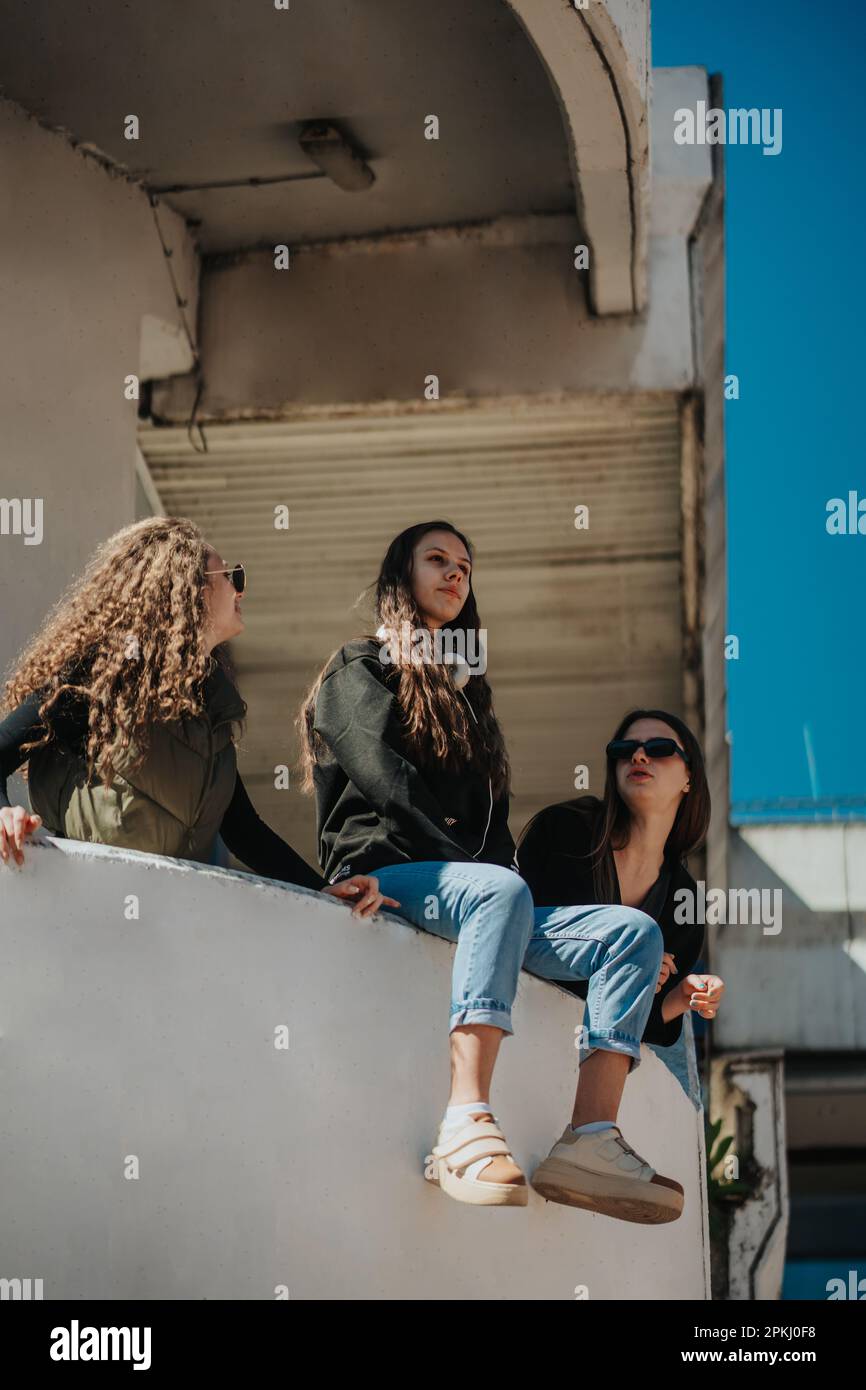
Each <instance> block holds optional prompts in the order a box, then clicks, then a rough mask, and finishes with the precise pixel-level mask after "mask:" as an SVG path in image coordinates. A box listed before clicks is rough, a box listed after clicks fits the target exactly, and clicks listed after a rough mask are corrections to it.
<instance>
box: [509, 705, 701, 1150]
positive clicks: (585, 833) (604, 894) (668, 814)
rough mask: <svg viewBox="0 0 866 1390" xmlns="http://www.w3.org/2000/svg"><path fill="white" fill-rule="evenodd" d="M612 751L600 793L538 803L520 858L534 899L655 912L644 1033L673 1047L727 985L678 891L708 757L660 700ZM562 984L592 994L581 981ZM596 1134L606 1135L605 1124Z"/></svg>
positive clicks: (606, 1115)
mask: <svg viewBox="0 0 866 1390" xmlns="http://www.w3.org/2000/svg"><path fill="white" fill-rule="evenodd" d="M606 753H607V778H606V784H605V791H604V798H603V800H601V801H599V800H598V798H596V797H592V796H585V797H580V798H578V799H577V800H574V801H563V802H561V803H559V804H558V805H555V806H548V807H547V808H546V809H545V810H543V811H540V812H539V813H538V815H536V816H534V817H533V819H532V820H531V821H530V822H529V824H528V825H527V826H526V828H525V829H524V831H523V834H522V835H521V837H520V840H519V842H518V848H517V854H516V862H517V864H518V867H519V869H520V872H521V874H522V875H523V877H524V878H525V879H526V882H527V883H528V884H529V887H530V888H531V890H532V896H533V898H534V900H535V902H536V904H537V905H538V906H547V907H555V906H559V905H561V904H565V903H624V904H626V905H628V906H631V907H638V908H640V909H641V910H642V911H643V912H646V913H648V914H649V915H650V916H651V917H653V918H654V919H655V920H656V921H657V922H658V924H659V926H660V927H661V930H662V935H663V937H664V956H663V960H662V967H661V971H660V973H659V978H658V984H657V986H656V993H655V998H654V1000H653V1005H652V1008H651V1010H650V1014H649V1018H648V1020H647V1024H646V1028H645V1030H644V1032H643V1038H644V1040H645V1041H646V1042H651V1043H656V1044H659V1045H661V1046H663V1047H670V1046H671V1044H673V1043H675V1042H676V1041H677V1039H678V1038H679V1036H680V1033H681V1031H682V1019H683V1015H684V1014H685V1013H687V1012H689V1011H690V1010H692V1011H693V1012H695V1013H698V1014H700V1016H701V1017H702V1018H708V1019H711V1018H715V1016H716V1014H717V1012H718V1009H719V1003H720V1001H721V997H722V995H723V993H724V989H725V986H724V984H723V983H722V981H721V980H720V979H719V977H718V976H717V975H707V974H705V973H703V972H700V973H699V974H694V973H692V972H693V971H694V967H695V965H696V963H697V961H698V959H699V957H700V954H701V951H702V949H703V943H704V928H703V926H702V925H696V926H689V925H687V924H686V923H684V922H678V921H677V905H678V903H681V902H683V897H682V894H683V893H688V894H695V893H696V890H697V886H696V884H695V881H694V879H693V878H692V876H691V875H690V873H689V872H688V870H687V869H686V867H685V864H684V863H683V861H684V859H685V858H686V856H687V855H689V854H691V853H693V852H694V851H695V850H697V849H699V848H700V846H701V845H702V844H703V842H704V839H705V837H706V833H707V828H708V826H709V820H710V795H709V790H708V787H707V779H706V774H705V771H704V761H703V757H702V755H701V750H700V746H699V744H698V741H697V739H696V738H695V736H694V734H693V733H692V732H691V730H690V729H689V728H688V727H687V725H686V724H684V723H683V721H682V720H681V719H678V718H677V717H676V715H672V714H667V713H666V712H665V711H664V710H657V709H637V710H632V711H631V713H630V714H627V715H626V716H625V718H624V719H623V720H622V721H621V723H620V725H619V727H618V729H617V730H616V733H615V734H614V736H613V738H612V739H611V741H610V743H609V744H608V745H607V749H606ZM678 895H680V896H678ZM692 902H694V898H693V899H692ZM679 915H680V916H688V915H689V914H687V913H680V914H679ZM691 915H692V917H693V916H694V914H691ZM564 988H566V989H569V990H571V992H572V993H576V994H579V995H581V996H582V997H584V998H585V997H586V986H585V985H584V984H582V983H578V984H569V983H566V984H565V985H564ZM618 1101H619V1095H618V1092H617V1091H616V1090H615V1089H614V1088H611V1089H610V1090H609V1091H608V1092H607V1093H606V1094H603V1095H601V1096H599V1098H598V1103H597V1108H598V1110H599V1114H598V1117H597V1118H598V1120H599V1122H601V1121H602V1120H605V1119H607V1120H608V1121H609V1122H612V1121H613V1120H614V1119H615V1118H616V1110H617V1105H618ZM608 1133H610V1130H608ZM599 1136H600V1137H599V1139H598V1141H597V1143H598V1144H599V1145H601V1144H603V1143H604V1142H605V1134H604V1131H603V1130H601V1129H600V1130H599ZM552 1152H553V1153H554V1154H555V1150H554V1151H552ZM546 1162H548V1163H549V1162H550V1160H547V1161H546ZM544 1166H545V1165H542V1168H544ZM553 1168H554V1172H555V1164H554V1165H553ZM536 1176H537V1175H536Z"/></svg>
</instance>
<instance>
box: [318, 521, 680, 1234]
mask: <svg viewBox="0 0 866 1390" xmlns="http://www.w3.org/2000/svg"><path fill="white" fill-rule="evenodd" d="M472 565H473V557H472V550H471V547H470V544H469V541H468V540H467V538H466V537H465V536H464V535H463V534H462V532H460V531H458V530H457V529H456V528H455V527H454V526H452V525H451V523H450V522H446V521H430V522H424V523H421V524H419V525H417V526H411V527H409V528H408V529H407V530H405V531H403V532H402V533H401V534H400V535H399V536H397V537H396V538H395V539H394V540H393V541H392V542H391V544H390V546H389V547H388V551H387V553H386V555H385V558H384V561H383V563H382V566H381V571H380V574H379V578H378V582H377V584H376V619H377V622H378V623H379V624H380V626H379V629H378V632H377V633H376V635H375V636H372V635H369V636H367V637H365V638H360V639H357V640H355V641H352V642H349V643H347V644H346V645H345V646H343V647H342V648H341V649H340V650H339V651H338V652H337V653H335V655H334V656H332V657H331V658H330V660H329V661H328V662H327V664H326V665H325V667H324V668H323V670H322V671H321V673H320V675H319V677H318V679H317V680H316V681H315V683H314V685H313V687H312V689H311V690H310V692H309V695H308V696H307V699H306V700H305V702H304V705H303V707H302V710H301V713H300V716H299V720H298V723H299V729H300V733H301V741H302V763H303V767H304V774H305V782H304V785H305V787H306V789H307V790H312V789H314V790H315V793H316V803H317V817H318V833H319V848H320V860H321V863H322V866H323V868H324V871H325V873H326V875H327V876H328V878H329V879H330V880H331V882H336V881H339V880H340V879H341V878H342V877H343V876H344V875H345V874H348V873H352V872H358V871H361V872H365V873H369V872H372V871H373V870H375V872H376V875H377V877H378V879H379V883H380V886H381V887H382V890H383V891H384V892H388V893H393V895H394V896H395V897H399V899H400V902H401V908H400V912H401V914H402V916H404V917H405V918H407V920H408V921H410V922H412V923H413V925H415V926H416V927H420V928H422V929H424V930H426V931H430V932H432V933H434V934H435V935H438V936H443V937H445V938H446V939H447V940H450V941H455V942H456V943H457V951H456V954H455V957H454V969H453V978H452V999H451V1015H450V1048H451V1093H450V1098H449V1101H448V1106H447V1109H446V1112H445V1116H444V1118H443V1120H442V1123H441V1125H440V1128H439V1134H438V1140H437V1143H436V1145H435V1146H434V1148H433V1152H432V1154H431V1155H430V1160H429V1166H428V1169H427V1171H426V1172H425V1176H427V1177H428V1178H429V1179H430V1180H432V1181H434V1182H438V1183H439V1184H440V1186H441V1188H442V1190H443V1191H445V1192H446V1193H447V1194H448V1195H449V1196H451V1197H453V1198H455V1199H456V1200H458V1201H462V1202H469V1203H473V1204H478V1205H489V1206H493V1205H496V1206H524V1205H525V1204H526V1201H527V1197H528V1191H527V1184H526V1178H525V1176H524V1174H523V1173H522V1172H521V1170H520V1168H519V1167H518V1165H517V1164H516V1163H515V1162H514V1158H513V1155H512V1154H511V1152H510V1150H509V1148H508V1144H507V1141H506V1139H505V1136H504V1134H503V1133H502V1130H501V1128H500V1126H499V1124H498V1121H497V1119H496V1117H495V1115H494V1114H493V1111H492V1109H491V1106H490V1103H489V1095H490V1083H491V1078H492V1075H493V1069H494V1065H495V1061H496V1056H497V1053H498V1050H499V1045H500V1043H501V1041H502V1038H503V1037H505V1036H506V1035H507V1034H509V1033H511V1032H512V1031H513V1030H512V1025H511V1005H512V1003H513V1001H514V997H515V993H516V989H517V982H518V977H519V974H520V970H521V967H525V968H527V969H529V970H531V971H532V972H533V973H535V974H539V975H542V976H544V977H546V978H548V979H553V980H581V979H585V980H588V981H589V1001H590V1002H589V1009H588V1012H589V1016H590V1020H591V1027H590V1029H589V1031H588V1034H587V1038H586V1041H585V1043H584V1045H583V1047H582V1059H583V1060H582V1065H581V1067H580V1078H579V1084H578V1103H579V1104H580V1105H581V1106H583V1107H584V1108H586V1107H589V1108H590V1109H591V1108H592V1104H593V1103H595V1102H596V1101H598V1103H601V1101H605V1098H606V1097H609V1096H610V1095H611V1094H613V1093H614V1092H616V1091H617V1089H618V1091H619V1092H621V1091H622V1087H623V1085H624V1082H625V1076H626V1074H627V1073H628V1071H629V1070H634V1069H635V1068H636V1067H637V1066H639V1065H640V1037H641V1034H642V1032H643V1028H644V1025H645V1023H646V1020H647V1017H648V1015H649V1011H650V1008H651V1006H652V1001H653V996H654V992H655V989H656V987H657V985H658V982H659V974H660V969H661V963H662V937H661V931H660V929H659V927H658V925H657V924H656V923H655V922H654V921H653V920H652V918H651V917H650V916H648V915H647V914H646V913H644V912H642V911H639V910H636V909H634V908H630V907H626V906H605V907H598V906H594V907H571V906H568V907H564V908H545V909H537V908H535V907H534V904H533V901H532V895H531V893H530V891H529V888H528V887H527V885H526V883H525V882H524V881H523V880H522V879H521V877H520V876H519V875H518V874H517V873H516V872H514V870H513V868H512V867H511V865H512V859H513V854H514V842H513V840H512V838H511V835H510V833H509V830H508V804H509V768H508V759H507V756H506V751H505V744H504V740H503V737H502V733H501V730H500V728H499V724H498V722H497V720H496V716H495V714H494V711H493V700H492V695H491V691H490V687H489V684H488V682H487V679H486V676H485V669H486V654H485V644H484V641H483V635H484V634H483V629H482V628H481V625H480V618H479V614H478V609H477V605H476V602H475V595H474V592H473V588H472ZM587 1097H588V1099H587ZM599 1098H600V1100H599ZM605 1103H607V1102H606V1101H605ZM617 1103H618V1096H617ZM604 1114H605V1112H604V1110H601V1111H600V1112H598V1113H595V1114H593V1115H592V1116H591V1120H597V1119H599V1118H604ZM606 1127H609V1126H607V1124H606ZM567 1132H568V1131H567ZM617 1134H618V1139H617V1142H616V1143H615V1144H614V1145H613V1146H612V1148H613V1152H612V1153H610V1155H609V1157H608V1158H607V1160H606V1163H607V1168H606V1170H605V1172H603V1173H600V1174H599V1173H588V1174H587V1173H584V1172H583V1171H582V1170H581V1169H580V1168H579V1167H577V1166H572V1169H571V1173H570V1177H569V1181H568V1183H563V1184H562V1185H561V1187H560V1189H559V1192H558V1193H557V1194H555V1195H554V1200H557V1201H562V1202H565V1203H569V1204H575V1205H583V1206H588V1207H591V1208H592V1209H593V1210H597V1211H605V1212H607V1213H608V1214H610V1215H614V1216H619V1217H622V1218H624V1219H626V1220H631V1221H644V1222H659V1221H671V1220H675V1219H676V1218H677V1217H678V1216H679V1214H680V1212H681V1210H682V1205H683V1190H682V1188H681V1186H680V1184H679V1183H677V1182H675V1181H674V1180H673V1179H670V1178H663V1177H661V1176H659V1175H658V1174H657V1173H656V1172H655V1170H654V1169H653V1168H651V1167H650V1165H649V1164H647V1163H646V1162H645V1161H644V1160H642V1159H641V1158H640V1157H639V1155H636V1154H635V1152H634V1150H633V1149H632V1148H631V1146H630V1145H629V1144H627V1143H626V1141H625V1140H624V1138H622V1136H621V1135H619V1132H618V1131H617Z"/></svg>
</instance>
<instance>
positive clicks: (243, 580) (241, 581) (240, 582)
mask: <svg viewBox="0 0 866 1390" xmlns="http://www.w3.org/2000/svg"><path fill="white" fill-rule="evenodd" d="M205 574H227V575H229V577H230V579H231V581H232V583H233V584H234V586H235V588H236V589H237V591H238V593H239V594H242V593H243V591H244V589H245V588H246V584H247V572H246V570H245V569H244V567H243V565H235V566H234V568H232V569H224V570H205Z"/></svg>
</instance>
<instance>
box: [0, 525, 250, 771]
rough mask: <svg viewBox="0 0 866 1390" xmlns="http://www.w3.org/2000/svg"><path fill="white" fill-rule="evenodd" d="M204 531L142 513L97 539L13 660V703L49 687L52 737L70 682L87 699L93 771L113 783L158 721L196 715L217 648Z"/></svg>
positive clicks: (41, 743) (44, 714)
mask: <svg viewBox="0 0 866 1390" xmlns="http://www.w3.org/2000/svg"><path fill="white" fill-rule="evenodd" d="M210 551H211V547H210V546H209V545H208V543H207V541H206V540H205V538H204V536H203V535H202V533H201V531H200V530H199V529H198V527H197V526H195V525H194V524H193V522H191V521H187V520H185V519H184V518H179V517H166V516H156V517H148V518H147V519H146V520H145V521H137V522H135V523H133V525H131V526H125V527H124V528H123V530H121V531H118V532H116V534H115V535H113V536H110V537H109V538H108V540H106V541H103V543H102V544H101V545H100V546H99V547H98V548H97V550H96V551H95V553H94V554H93V556H92V557H91V559H90V561H89V562H88V564H87V566H86V568H85V570H84V572H83V574H82V575H81V576H80V577H79V578H78V579H76V580H74V581H73V583H72V584H71V585H70V586H69V588H68V589H67V590H66V592H65V593H64V594H63V595H62V596H61V598H60V599H59V600H58V602H57V603H56V604H55V606H54V608H53V609H52V610H51V612H50V613H49V614H48V616H47V617H46V619H45V621H44V623H43V624H42V627H41V628H40V630H39V632H38V633H37V634H36V636H35V637H34V638H33V639H32V640H31V642H30V643H29V645H28V646H27V647H26V648H25V649H24V651H23V652H22V653H21V655H20V656H19V657H18V659H17V663H15V664H13V668H12V671H11V675H10V676H9V678H8V679H7V681H6V691H5V695H6V705H7V706H8V707H10V708H14V707H15V706H16V705H18V704H20V703H21V701H22V700H25V699H26V698H27V697H28V696H29V695H32V694H33V693H34V692H39V693H41V694H44V698H43V700H42V703H41V705H40V706H39V718H40V721H41V722H42V723H43V724H44V725H45V733H44V736H43V737H42V738H40V739H37V740H34V741H33V742H32V743H29V744H26V745H24V747H23V748H22V752H24V751H26V752H28V753H30V752H32V751H34V750H35V749H36V748H43V747H45V745H46V744H47V743H49V742H51V740H52V738H53V737H54V730H53V727H52V714H53V713H55V712H56V708H57V702H58V700H59V698H60V696H61V695H62V694H63V693H64V692H65V691H72V692H75V693H76V694H78V695H80V696H83V697H85V698H86V700H87V705H88V733H87V743H86V757H87V774H88V777H89V778H90V777H93V776H94V774H95V776H96V777H97V778H99V779H100V780H101V781H102V782H103V783H104V784H105V785H108V784H109V783H110V781H111V779H112V776H113V774H114V771H115V764H116V761H117V759H118V757H119V755H120V753H121V751H123V750H127V749H129V748H130V747H132V749H133V755H132V760H131V763H130V764H129V770H132V767H137V766H139V765H140V764H141V762H142V761H143V759H144V757H145V755H146V753H147V750H148V747H149V732H150V727H151V725H153V724H155V723H164V722H168V721H171V720H176V719H179V718H181V717H182V716H185V715H190V716H195V715H198V714H200V713H201V712H202V709H203V682H204V680H205V678H206V677H207V675H208V674H209V673H210V671H211V670H212V669H213V666H214V663H215V662H216V663H218V664H219V665H221V666H222V667H223V669H224V670H226V673H227V674H229V675H230V674H231V673H230V668H229V666H228V662H227V660H226V658H225V656H224V654H223V653H221V652H220V651H219V649H215V651H214V653H213V656H211V655H210V654H209V653H208V651H207V645H206V640H205V628H206V620H207V597H206V590H207V583H208V581H207V577H206V575H205V570H206V568H207V564H206V561H207V556H208V554H209V553H210Z"/></svg>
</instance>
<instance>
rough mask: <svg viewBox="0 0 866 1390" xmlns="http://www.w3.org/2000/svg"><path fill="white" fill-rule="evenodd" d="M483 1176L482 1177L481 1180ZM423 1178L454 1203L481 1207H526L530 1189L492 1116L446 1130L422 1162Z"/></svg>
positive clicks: (472, 1117)
mask: <svg viewBox="0 0 866 1390" xmlns="http://www.w3.org/2000/svg"><path fill="white" fill-rule="evenodd" d="M482 1175H483V1176H482ZM424 1177H425V1178H426V1179H427V1181H428V1182H433V1183H438V1185H439V1187H441V1189H442V1191H443V1192H446V1193H447V1194H448V1196H449V1197H453V1198H454V1199H455V1201H457V1202H469V1203H471V1204H472V1205H473V1206H483V1207H525V1206H526V1204H527V1202H528V1200H529V1187H528V1186H527V1182H526V1178H525V1177H524V1175H523V1173H522V1171H521V1170H520V1168H519V1167H518V1166H517V1164H516V1163H515V1162H514V1157H513V1155H512V1153H511V1151H510V1149H509V1147H508V1144H507V1142H506V1139H505V1135H504V1134H503V1133H502V1130H501V1129H500V1128H499V1122H498V1121H497V1119H496V1117H495V1115H488V1114H487V1113H483V1114H477V1115H469V1116H467V1118H466V1120H465V1121H464V1122H462V1123H460V1124H458V1125H456V1126H452V1127H451V1128H448V1129H446V1127H445V1125H444V1122H443V1124H442V1125H440V1127H439V1134H438V1136H437V1142H436V1145H435V1147H434V1149H433V1152H432V1153H430V1154H428V1155H427V1157H426V1159H425V1160H424Z"/></svg>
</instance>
